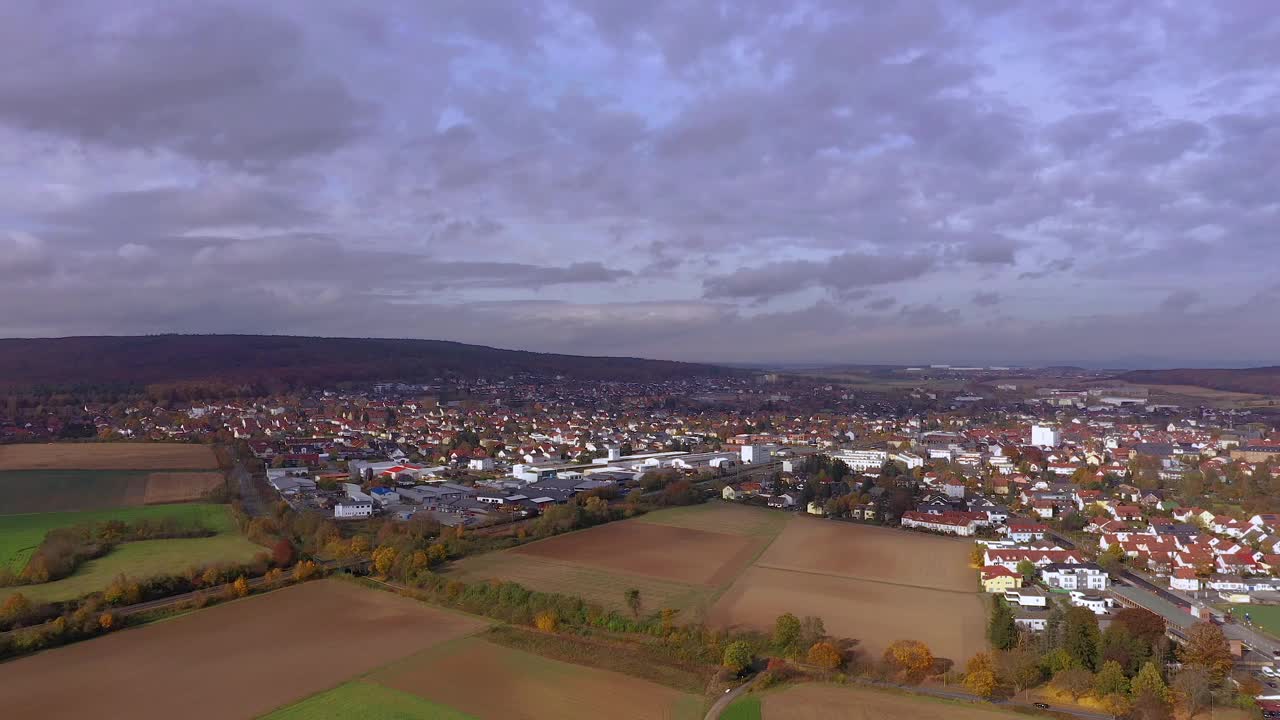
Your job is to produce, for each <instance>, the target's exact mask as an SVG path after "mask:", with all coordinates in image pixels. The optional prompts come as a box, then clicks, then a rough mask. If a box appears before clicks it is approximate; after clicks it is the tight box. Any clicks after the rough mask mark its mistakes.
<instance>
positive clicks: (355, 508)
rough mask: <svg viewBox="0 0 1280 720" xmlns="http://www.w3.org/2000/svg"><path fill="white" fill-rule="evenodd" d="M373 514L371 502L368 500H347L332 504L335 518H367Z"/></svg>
mask: <svg viewBox="0 0 1280 720" xmlns="http://www.w3.org/2000/svg"><path fill="white" fill-rule="evenodd" d="M370 515H373V502H372V501H370V500H347V501H344V502H340V503H338V504H337V505H334V506H333V516H334V517H335V518H367V517H369V516H370Z"/></svg>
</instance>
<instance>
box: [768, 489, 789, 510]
mask: <svg viewBox="0 0 1280 720" xmlns="http://www.w3.org/2000/svg"><path fill="white" fill-rule="evenodd" d="M766 504H768V506H769V507H771V508H783V509H785V508H789V507H794V506H795V504H796V499H795V498H794V497H792V496H791V495H790V494H789V493H782V494H781V495H773V496H771V497H770V498H769V499H768V500H767V501H766Z"/></svg>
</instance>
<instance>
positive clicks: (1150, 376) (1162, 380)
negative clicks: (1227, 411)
mask: <svg viewBox="0 0 1280 720" xmlns="http://www.w3.org/2000/svg"><path fill="white" fill-rule="evenodd" d="M1119 378H1120V379H1121V380H1125V381H1127V382H1131V383H1144V384H1147V385H1196V386H1199V387H1206V388H1211V389H1213V390H1228V391H1231V392H1243V393H1258V394H1260V395H1280V366H1271V367H1259V368H1242V369H1239V370H1198V369H1192V368H1183V369H1178V370H1134V371H1133V372H1127V373H1124V374H1123V375H1120V376H1119Z"/></svg>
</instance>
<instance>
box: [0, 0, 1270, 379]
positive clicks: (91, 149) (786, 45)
mask: <svg viewBox="0 0 1280 720" xmlns="http://www.w3.org/2000/svg"><path fill="white" fill-rule="evenodd" d="M1277 269H1280V13H1277V12H1276V10H1275V5H1274V3H1273V2H1271V0H1256V1H1253V0H1230V1H1228V2H1220V3H1198V2H1173V1H1170V2H1143V1H1140V0H1116V1H1115V2H1089V1H1087V0H1064V1H1063V2H1050V1H1047V0H1037V2H999V1H997V0H983V1H979V0H974V1H973V2H959V1H957V2H942V3H937V4H933V3H929V2H926V1H925V0H919V1H913V2H905V3H887V2H866V3H855V2H851V1H846V0H841V1H839V2H837V1H835V0H829V1H822V2H809V3H806V2H782V1H780V0H732V1H730V2H723V3H717V2H715V1H714V0H692V1H690V2H666V1H664V0H646V2H619V1H617V0H564V1H563V2H554V1H547V2H537V1H534V0H526V1H522V2H518V3H517V2H498V1H496V0H492V1H491V0H412V1H405V2H391V1H379V2H371V3H355V2H325V1H321V0H297V1H296V2H272V3H263V2H244V3H239V2H221V1H214V0H198V1H197V2H190V3H186V2H174V1H173V0H164V1H163V2H154V3H153V2H144V1H142V0H137V1H133V2H122V1H114V0H93V1H92V2H89V1H87V0H86V1H84V2H52V1H50V0H6V2H4V3H0V335H3V336H57V335H72V334H116V335H118V334H140V333H156V332H247V333H277V334H307V335H342V336H384V337H428V338H442V339H450V340H460V341H464V342H476V343H483V344H489V345H497V346H502V347H514V348H523V349H532V350H544V351H557V352H569V353H580V354H626V355H640V356H648V357H660V358H672V359H681V360H710V361H740V362H746V361H752V362H756V361H764V362H906V363H917V362H953V363H999V364H1012V363H1031V364H1034V363H1059V362H1064V363H1066V362H1069V363H1082V364H1093V365H1111V366H1167V365H1214V366H1222V365H1254V364H1276V363H1278V362H1280V320H1278V319H1277V317H1278V316H1280V312H1278V311H1277V305H1280V273H1277Z"/></svg>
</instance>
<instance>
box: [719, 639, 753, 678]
mask: <svg viewBox="0 0 1280 720" xmlns="http://www.w3.org/2000/svg"><path fill="white" fill-rule="evenodd" d="M752 659H753V653H752V652H751V646H750V645H748V644H746V643H745V642H743V641H741V640H735V641H734V642H731V643H729V645H728V647H726V648H725V649H724V666H725V667H726V668H728V669H729V670H732V671H733V672H734V673H736V674H739V675H740V674H742V671H743V670H746V669H747V667H748V666H750V665H751V660H752Z"/></svg>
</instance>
